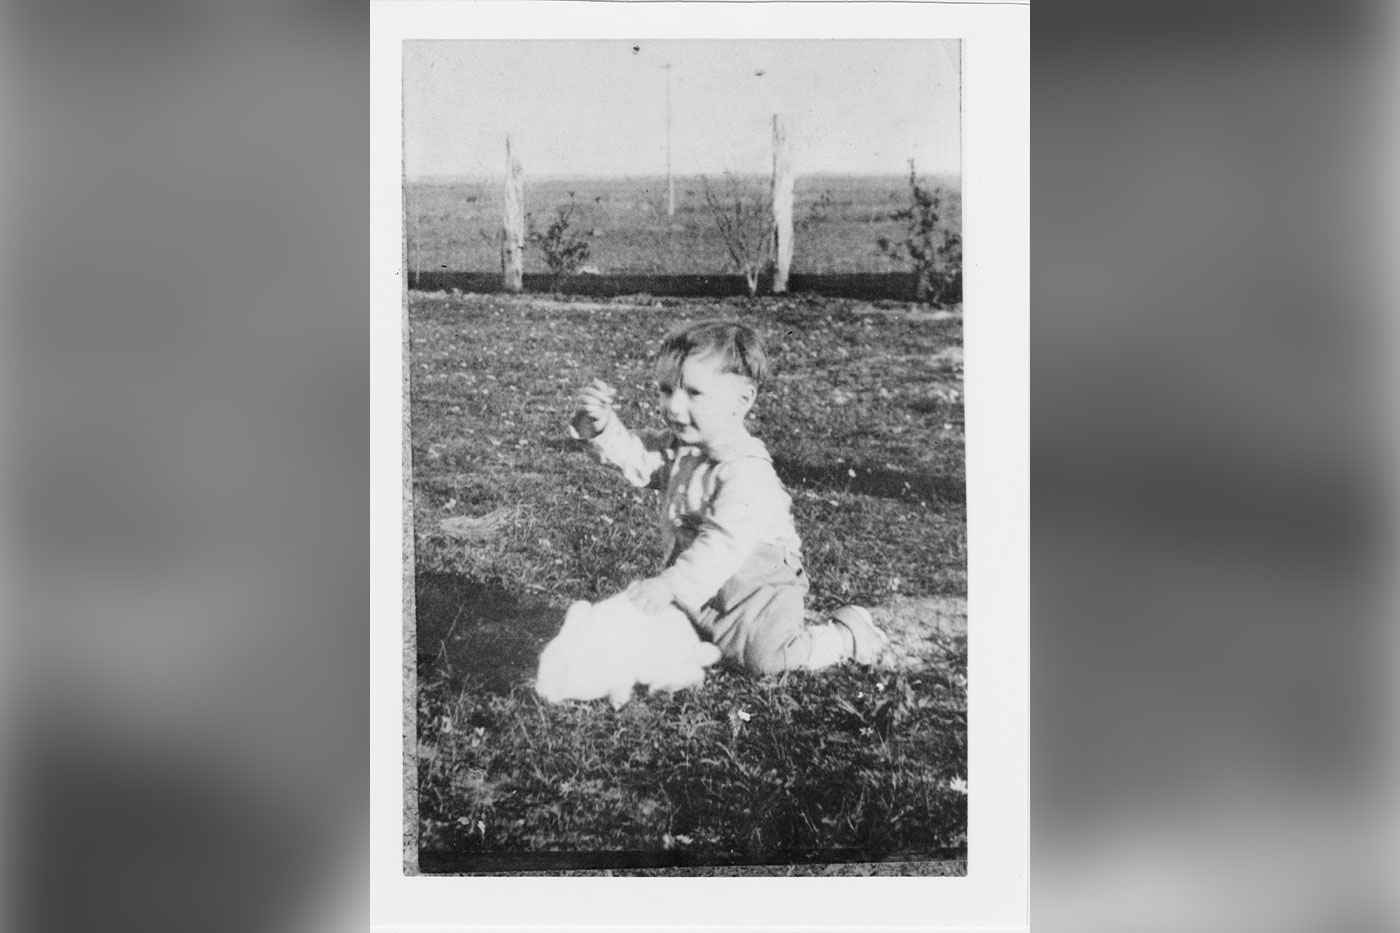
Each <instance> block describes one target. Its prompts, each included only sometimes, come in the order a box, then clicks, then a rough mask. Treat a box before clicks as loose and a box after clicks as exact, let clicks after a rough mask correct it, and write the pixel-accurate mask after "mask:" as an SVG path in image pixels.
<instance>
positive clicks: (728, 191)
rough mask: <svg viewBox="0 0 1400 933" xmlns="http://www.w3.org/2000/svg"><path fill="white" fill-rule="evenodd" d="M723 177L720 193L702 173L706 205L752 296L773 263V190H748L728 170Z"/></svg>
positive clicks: (701, 179) (756, 292) (701, 178)
mask: <svg viewBox="0 0 1400 933" xmlns="http://www.w3.org/2000/svg"><path fill="white" fill-rule="evenodd" d="M724 180H725V191H724V192H722V193H720V194H717V193H716V192H715V190H714V188H713V187H712V186H711V185H710V180H709V178H707V177H705V176H704V175H701V176H700V182H701V185H702V187H703V193H704V197H705V208H706V210H708V211H709V212H710V219H711V220H713V221H714V224H715V229H716V230H718V231H719V236H720V239H721V240H723V241H724V248H725V249H726V250H728V251H729V258H730V259H731V260H733V262H734V266H735V268H736V269H738V270H739V272H740V274H742V275H743V276H744V283H745V284H746V285H747V286H748V290H749V297H750V298H752V297H753V296H755V295H757V294H758V279H759V276H760V275H762V274H763V273H764V272H765V271H766V270H767V269H768V267H769V266H771V265H772V262H773V239H774V238H773V202H772V192H771V191H767V192H765V191H764V190H763V189H762V188H759V189H757V190H749V191H745V190H744V187H743V185H742V184H740V182H739V180H738V179H736V178H735V177H734V175H733V173H732V172H728V171H726V172H725V173H724Z"/></svg>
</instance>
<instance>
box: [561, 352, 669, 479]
mask: <svg viewBox="0 0 1400 933" xmlns="http://www.w3.org/2000/svg"><path fill="white" fill-rule="evenodd" d="M616 398H617V390H616V389H614V388H613V387H612V386H610V385H608V384H607V383H606V382H603V381H602V380H599V379H594V380H593V382H592V383H591V384H589V385H588V386H585V387H584V388H583V389H582V390H580V391H579V393H578V410H577V411H576V412H575V413H574V417H573V420H572V421H571V422H570V423H569V434H570V435H571V436H573V437H574V438H577V439H578V440H582V441H586V442H587V443H588V447H589V449H590V450H591V451H592V452H593V455H594V456H595V457H597V458H598V460H599V461H601V462H603V463H607V464H611V465H612V466H615V467H617V468H618V469H620V470H622V475H623V476H624V477H626V479H627V481H628V482H629V483H631V484H632V485H634V486H639V487H642V488H645V487H648V486H656V485H658V483H659V480H660V476H661V472H662V468H663V467H664V466H665V464H666V456H665V451H666V450H667V449H668V448H669V447H670V440H671V438H670V435H668V434H655V433H651V432H648V433H644V434H638V433H636V432H633V431H629V430H628V429H627V426H626V425H624V424H623V423H622V420H621V419H620V418H618V417H617V412H616V411H614V410H613V403H614V401H615V400H616Z"/></svg>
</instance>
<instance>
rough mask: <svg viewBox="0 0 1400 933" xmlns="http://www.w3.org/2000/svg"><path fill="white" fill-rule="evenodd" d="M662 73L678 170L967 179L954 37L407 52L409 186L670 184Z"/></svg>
mask: <svg viewBox="0 0 1400 933" xmlns="http://www.w3.org/2000/svg"><path fill="white" fill-rule="evenodd" d="M667 64H670V65H671V69H670V78H671V112H672V164H673V167H674V171H675V172H676V174H680V175H684V174H693V173H699V172H704V173H706V174H715V173H718V172H722V171H724V170H729V171H733V172H760V173H767V172H768V171H769V170H770V169H771V165H772V131H771V121H772V117H773V114H774V113H779V114H783V115H784V118H785V120H786V122H787V124H788V127H789V136H790V138H791V140H792V154H793V162H794V165H795V168H796V170H797V171H798V172H799V173H813V172H838V173H860V174H888V173H895V174H899V173H903V172H907V171H908V160H909V159H911V158H913V159H915V160H916V161H917V164H918V168H919V172H920V174H925V173H928V174H941V173H960V172H961V125H960V111H961V106H960V97H961V87H960V80H959V71H960V66H961V53H960V47H959V43H958V42H957V41H956V40H948V41H930V40H899V39H889V40H846V39H824V40H657V41H649V40H635V41H623V40H579V41H573V40H557V41H555V40H536V41H513V40H512V41H505V40H483V41H417V42H406V43H405V44H404V159H405V167H406V171H407V174H408V175H409V177H419V176H423V175H487V176H491V175H497V174H500V173H501V172H502V171H503V170H504V164H505V137H506V134H507V133H510V134H511V135H512V137H513V138H514V140H515V147H516V149H517V151H518V153H519V156H520V160H521V163H522V165H523V167H524V169H525V172H526V174H527V176H528V175H534V176H537V177H538V176H545V175H659V174H664V173H665V171H666V83H667V82H666V77H667V72H666V70H665V68H664V66H665V65H667Z"/></svg>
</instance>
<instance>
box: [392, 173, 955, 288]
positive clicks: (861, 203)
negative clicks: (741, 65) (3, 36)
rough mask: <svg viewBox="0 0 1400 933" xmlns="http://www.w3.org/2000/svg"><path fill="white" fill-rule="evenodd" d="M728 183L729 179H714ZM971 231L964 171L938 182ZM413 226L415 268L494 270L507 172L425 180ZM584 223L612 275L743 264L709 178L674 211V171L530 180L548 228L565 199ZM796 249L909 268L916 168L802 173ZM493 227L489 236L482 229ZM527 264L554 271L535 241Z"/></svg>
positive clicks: (801, 255)
mask: <svg viewBox="0 0 1400 933" xmlns="http://www.w3.org/2000/svg"><path fill="white" fill-rule="evenodd" d="M711 182H712V184H713V185H714V186H715V189H716V190H717V191H727V190H728V189H727V188H726V186H725V185H724V183H723V182H722V181H721V180H720V179H718V178H715V179H711ZM739 183H740V184H741V185H742V186H743V187H742V190H744V191H752V192H760V191H762V190H765V189H766V186H767V185H768V180H767V179H766V178H755V177H743V178H741V179H739ZM936 184H937V186H938V187H940V188H941V189H942V190H943V193H944V197H945V198H946V199H947V202H948V203H949V204H950V205H951V206H952V209H950V211H949V214H950V219H951V220H953V222H954V223H955V224H956V226H957V229H959V230H960V229H961V222H960V215H961V204H962V196H961V193H960V184H959V182H958V180H957V179H942V180H938V181H937V182H936ZM408 189H409V219H408V223H407V225H406V231H407V238H408V242H407V246H408V256H409V266H410V268H412V269H413V270H415V271H427V272H433V271H451V272H493V271H499V269H500V254H499V252H498V247H497V246H496V241H495V240H494V239H491V238H492V237H494V236H495V235H496V231H498V230H499V229H500V226H501V213H502V203H501V202H502V197H503V195H502V190H501V189H502V183H501V181H500V180H499V179H491V180H475V181H473V180H457V181H415V182H412V183H410V184H409V186H408ZM570 192H573V193H574V203H576V204H577V213H576V214H575V216H574V223H573V226H574V228H575V229H577V230H578V231H579V232H585V233H589V234H591V236H590V239H589V246H590V256H589V260H588V264H589V265H592V266H595V267H597V268H599V269H600V270H602V271H604V272H612V273H651V274H659V275H675V274H695V275H699V274H721V273H733V272H734V271H736V270H734V268H733V266H732V264H731V262H730V259H729V256H728V254H727V253H726V251H725V247H724V242H723V240H722V239H721V238H720V236H719V235H718V233H717V232H716V230H715V226H714V220H713V218H712V217H711V216H710V213H709V211H708V210H707V209H706V207H705V202H704V186H703V183H702V180H701V179H700V178H699V177H682V178H678V179H677V180H676V214H675V216H674V217H668V216H667V215H666V180H665V178H646V177H643V178H620V179H603V178H578V179H529V178H527V179H526V190H525V201H526V210H527V211H529V212H530V213H531V214H533V215H534V217H535V220H536V222H537V224H538V225H539V226H540V227H541V228H543V227H544V226H546V225H547V224H548V223H549V221H550V220H551V219H552V218H553V217H554V212H555V210H556V209H557V208H561V207H565V206H566V205H568V204H569V203H570V199H569V193H570ZM793 196H794V205H793V223H794V228H795V229H794V244H795V246H794V254H793V265H792V271H793V272H794V273H800V274H825V273H843V272H903V271H907V270H906V267H905V265H904V264H903V263H900V262H896V261H895V260H892V259H890V258H889V257H887V256H885V255H884V254H883V253H882V252H881V251H880V249H879V247H878V246H877V245H876V240H878V239H879V238H880V237H882V236H883V237H890V238H892V239H899V238H900V237H901V236H902V234H903V232H904V230H905V226H906V225H905V224H904V223H903V222H901V221H894V220H891V219H890V216H889V215H890V214H891V213H893V212H894V211H896V210H899V209H900V208H902V207H907V206H908V201H909V181H908V178H907V176H904V175H891V176H887V177H886V176H870V177H863V176H809V177H799V178H798V179H797V181H796V183H795V185H794V190H793ZM483 232H485V233H486V234H488V236H487V237H483V236H482V233H483ZM525 271H526V272H528V273H542V272H546V271H548V270H547V269H546V267H545V264H544V261H543V259H542V257H541V255H540V253H539V251H538V250H535V249H526V251H525Z"/></svg>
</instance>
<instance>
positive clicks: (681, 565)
mask: <svg viewBox="0 0 1400 933" xmlns="http://www.w3.org/2000/svg"><path fill="white" fill-rule="evenodd" d="M717 469H718V473H717V474H716V477H715V479H716V483H715V495H714V499H713V500H712V503H711V507H710V510H709V511H708V513H707V514H706V515H705V517H704V519H703V520H702V523H701V526H700V532H699V534H697V535H696V537H695V540H694V541H693V542H692V543H691V545H690V547H688V548H686V549H685V551H684V552H683V553H682V554H681V555H680V556H679V557H677V558H676V561H675V563H673V564H672V565H671V566H670V567H668V568H667V569H666V570H665V571H663V572H662V573H661V575H660V579H661V580H662V581H663V582H664V583H665V584H666V585H667V586H669V587H670V589H671V592H672V593H673V594H674V595H675V599H676V602H678V603H680V604H681V605H682V606H684V607H686V608H687V609H690V610H692V611H693V610H696V609H698V608H699V607H700V606H702V605H704V604H705V603H706V602H707V601H708V600H710V599H711V598H713V597H714V595H715V594H716V593H718V592H719V589H720V587H722V586H723V585H724V583H725V581H727V580H728V579H729V578H730V577H732V576H734V574H736V573H738V572H739V569H740V568H741V567H743V565H744V562H745V561H747V560H748V559H749V557H750V556H751V555H752V554H753V552H754V551H755V550H756V549H757V548H758V546H759V544H761V543H762V542H763V541H764V540H765V539H767V538H769V537H771V536H772V534H773V530H774V529H775V528H779V527H782V525H783V523H784V522H785V521H786V520H787V518H786V514H785V510H786V508H787V503H788V501H789V500H788V497H787V493H786V492H785V491H784V489H783V486H782V482H781V481H779V479H778V475H777V473H775V472H774V471H773V464H772V463H770V462H769V461H767V460H765V459H763V458H760V457H745V458H743V459H740V460H732V461H729V462H727V463H725V464H723V465H721V466H720V467H718V468H717Z"/></svg>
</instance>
